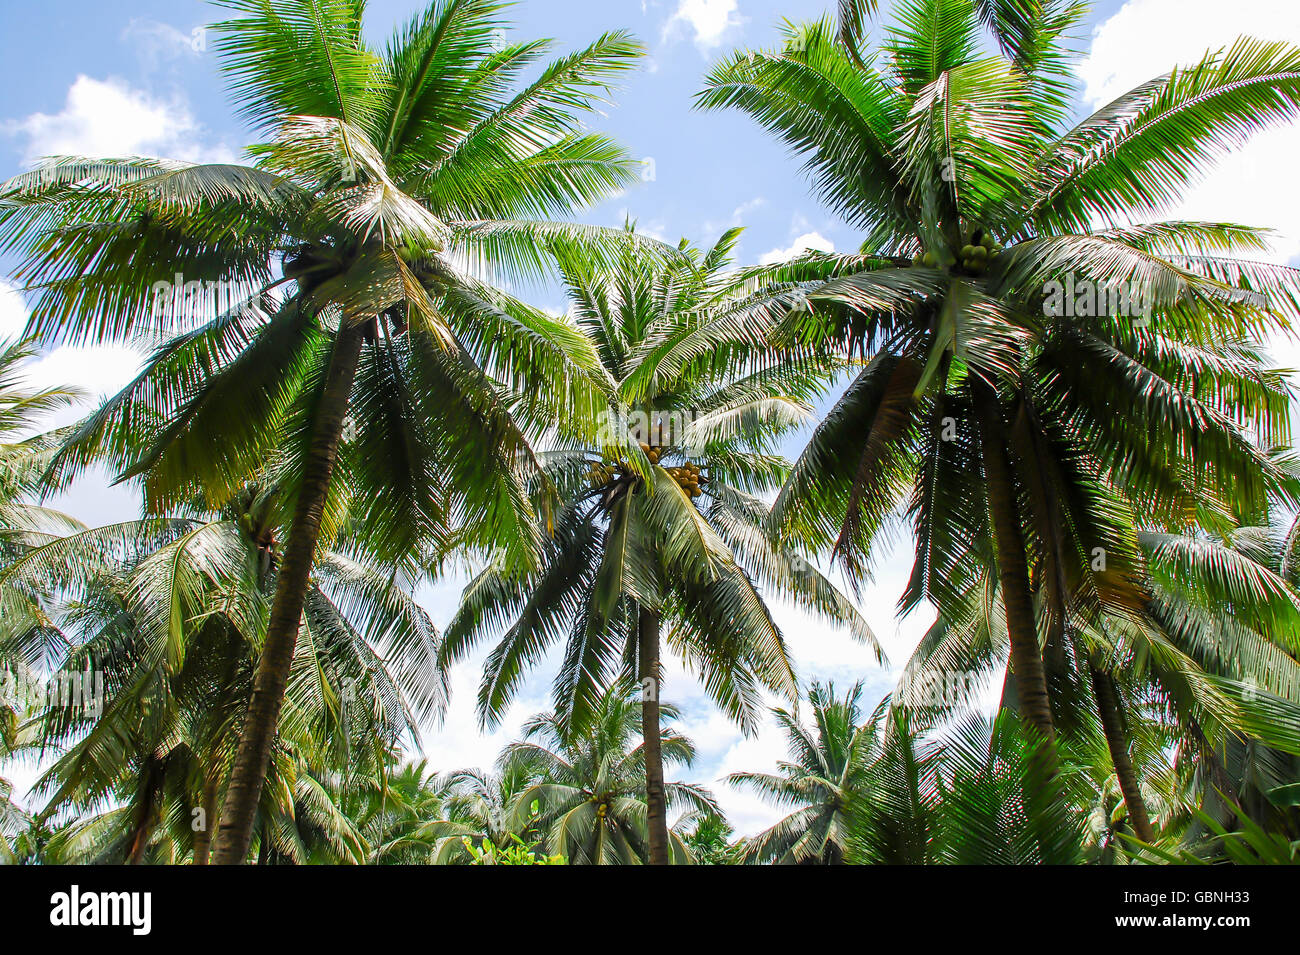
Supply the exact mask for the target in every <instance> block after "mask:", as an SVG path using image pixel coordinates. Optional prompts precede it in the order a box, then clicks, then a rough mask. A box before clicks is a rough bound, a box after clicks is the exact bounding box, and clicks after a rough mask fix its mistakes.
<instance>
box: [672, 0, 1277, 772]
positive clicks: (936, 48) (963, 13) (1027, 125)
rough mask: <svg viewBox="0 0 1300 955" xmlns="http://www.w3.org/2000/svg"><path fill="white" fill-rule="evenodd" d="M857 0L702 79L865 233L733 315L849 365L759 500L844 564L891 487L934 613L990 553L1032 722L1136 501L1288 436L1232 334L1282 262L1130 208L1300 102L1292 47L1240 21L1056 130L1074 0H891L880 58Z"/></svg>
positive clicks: (1146, 505) (1120, 551)
mask: <svg viewBox="0 0 1300 955" xmlns="http://www.w3.org/2000/svg"><path fill="white" fill-rule="evenodd" d="M873 6H874V4H871V3H856V2H847V3H846V4H843V5H842V7H843V9H844V10H845V18H844V20H843V22H842V24H841V27H842V29H841V30H840V31H839V32H840V37H841V38H838V39H837V34H836V30H835V29H834V28H833V27H832V26H831V25H830V24H828V23H814V24H806V25H803V26H789V27H787V29H786V43H785V45H784V47H783V48H781V49H777V50H774V51H763V52H743V53H737V54H735V55H734V56H731V57H728V58H726V59H725V60H724V61H723V62H721V63H720V64H719V65H717V66H716V67H715V69H714V70H713V71H712V73H711V74H710V75H709V77H708V79H707V84H706V88H705V89H704V91H703V92H702V93H701V94H700V95H699V100H698V103H699V105H700V106H701V107H702V108H708V109H721V108H736V109H740V110H742V111H743V112H746V113H747V114H749V115H750V116H752V117H753V118H754V119H755V120H756V121H758V122H759V123H760V124H762V125H763V126H764V127H766V128H767V129H769V130H771V131H772V132H773V133H774V134H775V135H777V136H778V137H779V138H781V139H782V140H783V141H784V142H785V143H787V144H788V145H789V146H790V148H791V149H792V150H793V151H794V152H796V153H797V154H799V155H801V156H803V157H804V158H805V159H806V161H807V165H806V168H807V170H808V172H809V173H810V175H811V177H812V179H813V184H814V189H815V191H816V192H817V194H818V195H819V196H820V197H821V198H822V199H823V200H824V201H826V202H827V203H828V204H829V205H830V206H831V207H832V208H834V209H836V210H837V211H838V212H839V213H841V214H842V216H843V217H844V218H845V220H846V221H847V222H848V223H849V224H850V225H852V226H855V227H857V228H860V229H862V230H863V231H864V232H865V233H866V238H865V240H864V242H863V244H862V248H861V251H860V252H859V253H858V254H855V255H845V256H825V255H814V256H807V257H804V258H803V259H802V260H801V261H796V262H793V263H790V264H788V265H786V266H784V267H780V268H777V269H769V270H767V272H766V273H764V274H765V275H766V277H767V279H768V280H769V281H778V280H781V279H784V280H785V281H787V282H788V283H789V285H788V301H790V302H792V303H793V304H794V305H795V306H796V307H795V308H793V309H791V310H789V311H791V312H792V314H789V315H786V316H782V315H780V314H779V313H777V312H775V311H774V310H773V309H771V308H765V309H761V310H759V309H756V310H754V311H753V312H751V313H750V314H749V315H748V316H746V318H745V321H744V325H745V327H746V328H747V330H748V333H749V336H750V338H751V340H755V341H756V340H761V339H769V340H770V339H771V338H772V337H773V336H774V335H775V336H777V337H778V338H786V337H789V336H794V337H795V339H796V340H809V339H811V340H815V341H819V342H825V341H831V342H838V343H840V344H841V345H842V346H843V347H846V348H848V349H849V350H851V351H857V350H860V351H861V352H862V353H863V354H864V357H865V362H864V367H863V368H862V370H861V372H860V373H859V374H858V375H857V377H856V378H855V379H854V380H853V381H852V382H851V383H850V384H849V385H848V387H847V389H846V390H845V391H844V393H843V395H842V396H841V397H840V399H839V401H838V402H837V404H836V405H835V407H834V408H833V410H832V411H831V412H830V413H829V414H828V415H827V416H826V418H825V419H824V421H823V422H822V424H821V425H820V427H819V428H818V430H817V431H816V433H815V434H814V435H813V437H812V439H811V441H810V442H809V445H808V448H807V450H806V451H805V452H804V454H803V455H802V457H801V458H800V459H799V461H798V462H797V463H796V465H795V467H794V469H793V472H792V474H791V477H790V480H789V481H788V482H787V484H786V486H785V488H784V489H783V491H782V493H781V495H780V497H779V498H778V500H777V502H776V504H775V506H774V509H773V511H774V520H775V522H776V525H777V526H778V527H780V528H784V529H786V530H788V531H798V532H800V533H801V534H802V535H804V536H807V537H810V538H815V539H819V540H820V541H822V542H823V543H824V544H825V545H826V546H829V547H833V548H834V552H835V554H836V556H837V558H838V559H839V560H841V561H842V562H843V563H844V564H845V566H846V567H847V568H848V569H849V570H850V572H851V573H853V574H854V575H858V574H860V573H861V572H862V569H863V568H864V567H865V566H866V563H867V561H868V560H869V559H870V552H871V545H872V543H873V541H874V540H875V539H876V537H877V536H878V532H879V531H880V529H881V528H882V526H884V525H885V524H886V523H887V522H888V521H889V520H890V519H891V517H892V516H893V515H894V514H895V513H896V512H897V509H898V508H899V507H905V508H906V510H907V513H908V516H909V518H910V520H911V523H912V526H913V529H914V531H915V535H916V548H917V551H916V562H915V566H914V570H913V575H912V578H911V581H910V583H909V586H908V588H907V590H906V593H905V594H904V595H903V598H902V604H901V606H902V608H903V609H910V608H911V607H914V606H915V605H916V604H917V603H919V602H920V601H922V600H926V599H928V600H930V601H931V602H933V603H934V604H935V605H937V607H938V609H939V611H940V614H941V615H944V614H947V613H949V612H953V608H958V607H960V606H961V602H962V595H963V594H964V593H965V592H967V590H968V589H969V587H970V586H972V585H973V584H974V583H975V582H976V581H978V580H980V579H982V577H983V574H984V571H985V570H986V569H987V568H989V567H993V568H995V570H996V580H997V586H998V589H999V591H1000V594H1001V600H1002V606H1003V608H1004V620H1002V621H999V625H1000V626H1004V627H1005V628H1006V630H1007V632H1008V635H1009V656H1010V660H1011V675H1012V678H1013V686H1012V690H1013V692H1011V693H1008V702H1012V701H1014V705H1015V706H1016V707H1017V708H1018V709H1019V711H1020V712H1021V713H1022V714H1023V716H1024V717H1025V719H1026V720H1027V721H1028V722H1029V723H1031V724H1032V725H1034V726H1035V727H1036V728H1037V729H1038V731H1039V732H1040V733H1041V734H1043V735H1044V736H1046V737H1047V738H1048V739H1049V740H1050V739H1052V738H1053V736H1054V734H1055V725H1054V720H1053V709H1052V707H1053V701H1052V698H1051V695H1050V694H1049V691H1048V676H1047V670H1046V668H1045V664H1044V655H1046V657H1047V658H1048V660H1049V661H1050V660H1051V659H1052V658H1053V657H1055V656H1058V655H1059V654H1060V653H1061V652H1062V647H1063V643H1064V634H1065V632H1066V629H1067V621H1068V620H1069V619H1070V618H1071V617H1072V616H1075V615H1078V614H1087V613H1090V612H1094V611H1099V610H1100V609H1102V608H1105V609H1106V610H1107V611H1108V612H1113V613H1117V614H1125V613H1127V614H1135V613H1136V614H1140V613H1141V612H1142V611H1143V608H1144V606H1145V595H1144V593H1143V591H1142V581H1143V568H1142V555H1141V553H1140V549H1139V547H1138V545H1137V541H1136V525H1137V521H1136V520H1135V518H1134V514H1135V513H1139V514H1141V515H1142V519H1143V522H1144V523H1146V524H1148V525H1157V526H1160V527H1162V528H1166V529H1173V530H1177V529H1181V528H1184V527H1186V526H1188V525H1189V524H1191V523H1195V522H1196V521H1197V520H1201V519H1206V515H1207V513H1208V512H1212V511H1214V510H1216V509H1222V508H1228V509H1240V510H1242V511H1257V510H1258V509H1259V508H1260V507H1262V506H1263V505H1264V504H1265V503H1266V501H1267V498H1268V495H1269V492H1270V491H1271V490H1274V489H1276V488H1277V487H1278V486H1279V485H1281V484H1283V483H1284V482H1285V478H1286V476H1285V474H1284V472H1283V471H1282V470H1281V469H1280V468H1279V467H1278V465H1277V464H1276V463H1275V462H1273V461H1272V460H1271V459H1270V458H1269V457H1268V456H1267V455H1266V454H1265V452H1264V450H1261V448H1263V449H1269V448H1271V447H1274V446H1278V445H1281V444H1283V443H1285V440H1286V437H1287V431H1288V420H1287V418H1288V400H1289V398H1288V388H1287V386H1286V384H1285V379H1284V378H1283V377H1282V376H1281V375H1280V374H1278V373H1277V372H1275V371H1273V370H1272V369H1270V368H1268V367H1267V365H1266V363H1265V362H1264V361H1263V360H1262V358H1261V355H1260V352H1259V348H1258V346H1257V344H1255V342H1257V341H1259V340H1260V339H1261V338H1262V336H1264V335H1265V334H1267V333H1268V332H1270V331H1272V330H1276V329H1278V328H1280V327H1282V326H1283V325H1284V324H1285V323H1286V321H1287V320H1289V319H1294V318H1295V317H1296V315H1297V314H1300V297H1298V296H1297V292H1298V291H1300V273H1297V272H1296V271H1295V270H1292V269H1287V268H1281V267H1274V266H1270V265H1264V264H1259V263H1255V262H1251V261H1245V260H1242V259H1239V258H1233V257H1231V256H1234V255H1235V254H1238V253H1243V252H1245V253H1250V252H1254V251H1256V250H1258V249H1260V248H1263V247H1264V240H1265V236H1264V234H1263V233H1261V232H1260V231H1258V230H1254V229H1250V228H1247V227H1244V226H1238V225H1230V224H1222V223H1204V222H1164V221H1147V220H1148V219H1149V218H1150V217H1152V216H1154V215H1156V214H1158V213H1159V212H1160V211H1161V210H1162V209H1165V208H1167V207H1169V206H1170V205H1172V204H1173V203H1174V202H1176V201H1177V200H1178V198H1179V197H1180V196H1181V195H1183V194H1184V193H1185V191H1186V189H1187V188H1188V186H1189V184H1190V183H1192V182H1194V181H1196V180H1197V178H1198V177H1199V175H1200V174H1201V173H1202V172H1203V171H1204V170H1205V169H1206V168H1208V166H1209V165H1210V164H1211V163H1212V162H1213V161H1214V160H1215V159H1217V158H1218V157H1219V156H1221V155H1223V154H1224V153H1225V152H1226V151H1228V150H1231V149H1233V148H1235V147H1236V146H1238V145H1239V144H1241V143H1242V142H1244V141H1245V140H1246V139H1247V138H1249V136H1250V135H1251V134H1253V133H1254V132H1256V131H1258V130H1261V129H1264V128H1267V127H1268V126H1270V125H1272V124H1274V123H1276V122H1282V121H1286V120H1289V119H1292V118H1294V117H1295V116H1296V115H1297V113H1298V112H1300V50H1297V49H1295V48H1294V47H1292V46H1289V45H1287V44H1277V43H1263V42H1260V41H1255V40H1250V39H1241V40H1238V41H1237V42H1235V43H1234V44H1232V45H1231V46H1230V47H1229V48H1228V49H1226V50H1224V51H1221V52H1219V53H1213V54H1210V55H1208V56H1207V57H1206V58H1205V59H1204V60H1203V61H1202V62H1200V63H1198V64H1197V65H1195V66H1193V67H1190V68H1188V69H1185V70H1178V71H1175V72H1172V73H1170V74H1168V75H1165V76H1162V77H1158V78H1156V79H1154V80H1152V81H1150V82H1148V83H1145V84H1143V85H1142V86H1140V87H1138V88H1136V89H1135V90H1133V91H1131V92H1129V93H1126V94H1124V95H1123V96H1121V97H1119V99H1117V100H1116V101H1115V102H1114V103H1111V104H1110V105H1108V106H1106V107H1104V108H1103V109H1102V110H1100V111H1099V112H1098V113H1096V114H1094V115H1093V116H1090V117H1087V118H1085V119H1084V120H1082V121H1081V122H1079V123H1077V124H1075V125H1073V126H1071V125H1070V124H1069V123H1067V122H1066V120H1067V107H1068V104H1069V101H1070V93H1071V90H1072V87H1071V85H1070V72H1069V61H1068V56H1067V52H1068V51H1067V50H1066V49H1065V47H1064V46H1063V44H1062V42H1061V37H1062V36H1063V35H1064V34H1065V32H1066V31H1067V30H1068V29H1069V28H1070V27H1071V26H1072V25H1073V24H1075V23H1077V22H1078V20H1079V18H1080V17H1081V16H1082V14H1083V11H1084V9H1085V8H1084V5H1083V4H1077V3H1065V2H1047V3H1041V4H1031V5H1018V4H984V3H980V2H976V0H904V2H902V3H901V4H899V5H897V6H896V8H895V16H896V21H895V24H894V26H893V27H892V29H891V31H890V32H889V33H888V34H887V38H886V40H885V41H884V43H883V49H882V50H881V51H880V53H879V55H873V54H868V53H863V52H862V51H861V50H860V49H859V47H858V43H859V41H860V31H859V28H860V26H861V17H860V14H865V13H868V12H870V8H872V7H873ZM986 26H987V28H988V29H989V31H990V32H991V38H992V40H993V43H992V44H991V45H990V44H985V43H984V40H985V36H984V33H983V31H984V28H985V27H986ZM845 35H847V36H848V42H845V41H844V39H843V38H842V37H843V36H845ZM1135 222H1137V223H1138V224H1134V223H1135ZM1067 297H1068V299H1069V301H1068V302H1067V301H1066V298H1067ZM810 306H811V307H810ZM738 324H740V323H737V322H735V321H733V322H732V323H731V326H730V327H729V328H728V329H727V333H728V334H730V335H735V334H736V327H737V325H738ZM683 347H684V350H685V351H686V352H687V353H688V354H696V353H698V352H699V351H702V350H705V349H707V347H708V342H707V336H705V335H701V336H700V339H699V342H698V343H697V344H696V345H695V346H693V347H688V346H683ZM1111 492H1113V493H1111ZM1207 500H1209V501H1212V502H1214V503H1213V504H1211V505H1210V506H1209V507H1204V506H1202V505H1203V504H1204V502H1205V501H1207ZM1117 502H1118V503H1117ZM1035 580H1041V581H1043V582H1044V589H1043V590H1042V593H1043V595H1044V596H1043V600H1042V601H1041V602H1040V604H1039V605H1038V606H1035V602H1034V589H1035V588H1034V584H1033V581H1035ZM1044 644H1045V645H1046V646H1045V647H1044ZM1050 752H1051V750H1050V747H1049V749H1048V750H1047V753H1048V755H1049V756H1050Z"/></svg>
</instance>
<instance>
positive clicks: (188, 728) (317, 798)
mask: <svg viewBox="0 0 1300 955" xmlns="http://www.w3.org/2000/svg"><path fill="white" fill-rule="evenodd" d="M284 509H285V506H284V502H283V499H282V496H281V495H279V494H277V493H276V491H275V487H274V486H273V485H270V486H268V485H262V486H249V487H247V488H245V489H243V490H242V491H241V493H240V494H239V495H238V497H237V498H236V499H235V501H233V502H232V503H231V505H230V506H228V507H227V508H226V509H224V510H223V511H221V512H216V513H204V512H202V511H201V510H196V511H195V512H194V513H192V514H190V515H186V516H181V517H175V518H170V519H165V520H159V519H153V520H143V521H135V522H128V523H126V524H123V525H117V526H111V527H105V528H94V529H87V528H83V529H82V530H81V531H80V532H78V533H75V534H71V535H64V536H59V535H49V534H46V535H44V536H40V535H37V534H36V533H35V532H30V533H28V534H26V535H25V536H24V541H23V543H24V549H23V550H22V552H21V553H19V554H17V555H16V556H14V557H13V559H11V560H10V561H9V562H8V563H7V564H5V565H3V566H0V592H6V593H17V594H18V595H19V597H20V598H21V601H22V602H23V603H22V604H20V605H34V606H38V607H39V608H40V614H41V616H40V623H41V625H42V626H43V627H44V628H45V629H47V630H48V629H53V630H55V631H56V632H57V633H58V634H59V635H60V639H61V641H62V642H63V643H64V644H65V645H66V646H67V647H69V650H68V652H67V655H66V657H65V658H64V659H63V660H61V661H59V666H58V667H57V669H56V671H55V673H54V674H53V675H52V677H51V680H50V682H51V685H53V686H62V685H64V683H65V682H66V683H74V682H75V681H77V680H78V679H79V678H81V677H83V676H84V675H86V674H97V675H98V677H97V682H96V684H95V685H94V686H92V687H82V688H81V689H82V691H83V692H82V694H81V695H80V696H78V697H72V696H69V695H68V694H66V693H50V694H48V695H47V698H46V703H45V705H44V706H43V707H42V708H41V709H39V710H38V711H36V712H32V713H29V714H26V715H27V717H28V722H27V726H26V727H25V728H24V732H23V734H22V735H23V737H24V738H23V739H22V743H23V745H24V747H25V748H26V749H28V750H34V751H39V752H42V753H44V752H48V751H51V750H54V751H62V752H63V755H61V756H60V758H59V759H58V760H57V761H56V762H55V763H54V764H53V765H52V766H51V767H50V768H49V769H48V770H47V771H46V773H45V774H44V775H43V776H42V777H41V779H40V780H39V781H38V784H37V789H38V790H39V791H41V792H43V793H46V794H48V796H49V799H48V802H47V804H46V805H45V807H44V809H43V810H42V818H49V817H55V816H59V815H60V814H66V813H67V812H69V811H71V810H73V809H81V810H86V809H89V808H91V807H94V806H96V805H97V804H99V803H101V802H102V801H103V800H105V799H111V800H113V802H114V803H115V805H114V806H113V808H112V809H111V810H109V811H108V812H106V813H103V814H100V815H98V816H95V817H93V818H90V819H86V820H83V821H82V822H81V824H80V825H79V826H77V827H74V829H72V830H69V831H68V832H67V833H65V838H64V839H63V841H64V842H65V843H67V845H66V851H67V852H73V853H76V854H78V855H82V856H84V855H85V854H86V853H90V854H91V855H92V856H93V857H97V858H109V859H126V860H129V861H132V862H139V861H144V860H145V859H146V857H147V855H148V854H149V853H150V852H151V851H153V850H151V844H152V843H153V842H154V841H155V836H157V837H158V839H159V840H160V841H159V845H160V846H161V847H162V849H161V851H163V852H164V856H163V857H164V858H176V859H180V858H184V857H185V856H186V855H187V854H192V857H193V860H194V862H195V863H196V864H205V863H206V862H207V861H208V858H209V854H210V851H211V835H212V832H213V830H214V828H215V823H216V822H217V810H218V799H219V797H220V795H221V793H222V791H223V790H224V789H225V788H226V787H227V786H228V774H229V772H230V766H231V761H232V759H233V756H234V753H235V748H236V745H237V742H238V739H239V733H238V726H239V722H238V721H239V717H240V716H241V715H242V713H243V712H244V710H245V708H246V707H247V705H248V700H249V697H250V696H251V694H252V691H253V679H254V672H255V667H256V663H257V653H258V645H259V642H260V640H261V639H262V637H263V635H264V633H265V630H266V607H267V605H268V604H269V603H270V600H271V595H272V593H273V592H274V588H275V584H276V575H277V573H278V572H279V568H280V551H279V547H278V544H277V542H276V540H277V537H278V535H279V533H280V531H281V530H282V528H283V526H284V524H285V523H286V522H287V520H288V517H287V515H286V514H285V513H284ZM35 629H36V627H35V626H33V625H31V624H29V622H28V621H26V620H24V619H23V618H22V617H21V616H6V618H5V620H4V622H3V623H0V649H8V648H10V647H15V646H16V647H18V648H19V649H20V650H21V649H22V648H23V647H24V645H25V644H26V643H27V642H30V639H31V638H30V634H31V633H32V632H33V630H35ZM436 641H437V631H436V629H435V628H434V627H433V624H432V623H431V622H430V620H429V618H428V616H427V614H426V613H425V612H424V611H423V610H422V609H420V608H419V606H418V605H417V604H416V603H415V601H414V599H413V598H412V597H411V595H410V593H409V592H407V591H406V590H404V589H403V587H402V586H401V585H400V583H399V582H396V581H393V580H392V579H391V577H390V576H389V575H388V574H387V573H386V572H384V571H380V570H377V569H375V568H372V567H370V566H367V565H366V564H365V563H364V562H362V561H359V560H358V559H357V558H356V557H355V556H352V555H348V554H346V553H344V552H330V553H325V554H322V555H321V557H320V558H319V559H318V560H317V562H316V566H315V569H314V572H313V577H312V588H311V590H310V591H309V593H308V597H307V600H306V602H305V613H304V617H303V622H302V626H301V635H300V639H299V640H298V641H297V642H296V650H295V657H294V660H293V663H292V667H291V672H290V679H289V682H288V684H287V691H286V710H285V718H284V720H283V721H282V725H281V728H280V735H279V744H278V746H277V751H276V754H275V760H274V762H273V764H272V770H271V775H270V779H271V780H272V782H273V785H272V786H271V788H270V789H269V790H267V794H266V797H265V798H264V799H263V800H262V804H261V806H260V813H261V815H262V818H263V823H262V828H261V831H262V832H263V833H264V834H271V835H273V836H275V837H276V839H277V840H278V843H279V844H278V846H277V849H278V851H279V852H280V853H281V854H286V853H287V854H289V855H290V856H291V857H302V856H303V855H304V853H305V851H306V850H305V849H304V848H303V847H304V843H303V842H302V839H301V833H300V831H299V830H298V828H297V822H295V820H298V821H301V820H304V819H307V820H310V819H313V818H317V819H319V820H321V821H322V824H321V826H318V827H317V829H318V831H325V830H324V826H325V824H326V823H329V822H331V821H332V820H335V819H337V818H338V817H339V815H340V814H339V812H338V811H337V809H336V808H335V807H334V805H333V799H332V796H331V795H330V794H329V793H328V792H327V791H326V790H325V789H324V788H323V784H324V783H329V782H332V781H333V778H334V777H335V776H337V775H338V774H343V775H345V776H346V775H348V774H352V773H359V774H362V775H364V774H365V773H366V772H368V771H372V770H373V769H374V767H375V761H376V759H378V758H379V757H380V756H381V755H382V753H383V750H384V747H385V746H388V747H391V746H393V745H396V743H397V742H398V740H399V739H400V738H402V737H403V736H404V735H412V736H414V737H415V738H417V739H418V728H419V724H420V723H421V722H422V721H425V720H427V719H429V718H431V717H432V716H433V715H434V714H435V713H436V712H437V711H438V710H439V709H440V708H441V707H442V705H443V703H444V701H445V697H446V688H445V685H444V683H443V679H442V675H441V673H440V671H439V670H438V669H437V666H436V657H437V643H436ZM65 678H66V680H65ZM101 684H102V685H101ZM101 693H102V696H101ZM92 696H93V697H94V699H92ZM298 809H301V810H302V812H299V811H298ZM313 814H314V816H313ZM345 828H346V827H345ZM163 830H165V831H163ZM328 831H330V832H334V833H335V834H337V830H328ZM336 842H337V840H336ZM343 843H346V846H345V849H346V851H345V852H343V853H342V854H343V855H346V856H348V857H350V858H353V859H354V861H360V858H363V857H364V856H363V853H362V850H361V840H360V839H359V838H356V837H355V836H353V835H350V834H345V836H344V837H342V842H341V843H339V844H340V845H341V844H343ZM155 848H157V847H155ZM299 850H302V851H299Z"/></svg>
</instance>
